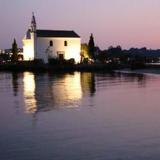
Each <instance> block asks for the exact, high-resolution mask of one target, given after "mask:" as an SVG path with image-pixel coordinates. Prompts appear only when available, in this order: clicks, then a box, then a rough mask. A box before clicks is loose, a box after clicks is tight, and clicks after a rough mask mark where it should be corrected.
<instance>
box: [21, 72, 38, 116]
mask: <svg viewBox="0 0 160 160" xmlns="http://www.w3.org/2000/svg"><path fill="white" fill-rule="evenodd" d="M23 86H24V87H23V94H24V103H25V110H26V112H27V113H34V112H36V111H37V100H36V96H35V90H36V84H35V75H34V74H33V73H30V72H24V74H23Z"/></svg>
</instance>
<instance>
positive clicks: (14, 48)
mask: <svg viewBox="0 0 160 160" xmlns="http://www.w3.org/2000/svg"><path fill="white" fill-rule="evenodd" d="M12 61H13V62H17V61H18V46H17V42H16V39H15V38H14V41H13V43H12Z"/></svg>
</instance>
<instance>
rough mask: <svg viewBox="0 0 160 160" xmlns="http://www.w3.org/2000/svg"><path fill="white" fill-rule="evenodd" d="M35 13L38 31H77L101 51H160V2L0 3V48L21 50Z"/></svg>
mask: <svg viewBox="0 0 160 160" xmlns="http://www.w3.org/2000/svg"><path fill="white" fill-rule="evenodd" d="M32 12H34V13H35V16H36V21H37V26H38V28H39V29H52V30H54V29H55V30H57V29H60V30H61V29H62V30H75V31H76V32H77V33H78V34H79V35H80V36H81V38H82V42H88V40H89V36H90V34H91V33H93V35H94V37H95V43H96V45H97V46H99V47H100V48H101V49H105V48H108V47H109V46H111V45H113V46H116V45H121V46H122V47H123V48H130V47H144V46H146V47H147V48H153V49H156V48H160V0H0V22H1V23H0V24H1V26H0V48H1V49H4V48H10V47H11V43H12V41H13V38H14V37H15V38H16V40H17V43H18V46H19V47H22V42H21V40H22V38H23V36H24V34H25V32H26V30H27V29H28V27H29V26H30V21H31V15H32Z"/></svg>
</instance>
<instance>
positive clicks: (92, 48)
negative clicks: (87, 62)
mask: <svg viewBox="0 0 160 160" xmlns="http://www.w3.org/2000/svg"><path fill="white" fill-rule="evenodd" d="M88 53H89V58H91V59H94V60H95V44H94V37H93V34H91V36H90V39H89V42H88Z"/></svg>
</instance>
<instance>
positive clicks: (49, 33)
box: [36, 30, 80, 38]
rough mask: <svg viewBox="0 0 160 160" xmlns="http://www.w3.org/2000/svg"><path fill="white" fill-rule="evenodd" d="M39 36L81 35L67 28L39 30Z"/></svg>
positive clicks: (71, 36) (74, 36) (75, 36)
mask: <svg viewBox="0 0 160 160" xmlns="http://www.w3.org/2000/svg"><path fill="white" fill-rule="evenodd" d="M36 33H37V37H65V38H79V37H80V36H79V35H78V34H77V33H75V32H74V31H65V30H37V31H36Z"/></svg>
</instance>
